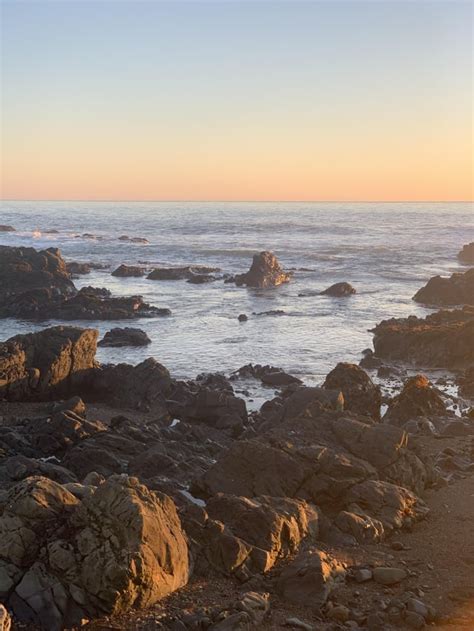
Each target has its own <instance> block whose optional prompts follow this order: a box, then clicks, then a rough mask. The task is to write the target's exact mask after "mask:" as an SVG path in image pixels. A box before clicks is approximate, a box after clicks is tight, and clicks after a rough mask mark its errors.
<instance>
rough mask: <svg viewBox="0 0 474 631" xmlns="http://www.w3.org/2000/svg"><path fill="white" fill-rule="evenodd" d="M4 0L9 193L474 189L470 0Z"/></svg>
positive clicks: (124, 195)
mask: <svg viewBox="0 0 474 631" xmlns="http://www.w3.org/2000/svg"><path fill="white" fill-rule="evenodd" d="M0 2H1V11H2V13H1V31H2V32H1V35H2V38H1V53H2V55H1V63H2V65H1V99H2V101H1V114H2V121H1V122H2V143H1V159H2V167H1V197H2V198H3V199H28V200H34V199H66V200H68V199H92V200H93V199H108V200H119V199H123V200H135V199H136V200H172V199H175V200H328V201H330V200H337V201H350V200H364V201H370V200H377V201H385V200H386V201H389V200H390V201H392V200H393V201H397V200H442V201H447V200H471V199H472V198H473V195H472V182H473V178H472V166H473V164H472V162H473V136H472V111H473V107H472V106H473V92H472V52H473V50H472V45H473V41H472V37H473V36H472V13H473V4H472V3H471V2H470V1H465V2H461V1H459V2H458V1H456V0H447V1H443V0H437V1H433V2H430V1H425V0H423V1H416V0H413V1H410V0H408V1H402V0H396V1H393V2H391V1H384V0H380V1H377V0H372V1H370V2H361V1H359V0H350V1H347V2H344V1H339V0H331V1H327V2H313V1H304V2H299V1H298V0H291V1H290V0H288V1H278V2H273V1H270V0H261V1H259V0H246V1H239V0H234V1H230V0H216V1H214V2H201V1H193V2H183V1H180V0H174V1H173V2H166V1H160V0H146V1H140V0H133V1H131V0H130V1H129V0H101V1H94V2H89V1H88V0H54V1H51V0H0Z"/></svg>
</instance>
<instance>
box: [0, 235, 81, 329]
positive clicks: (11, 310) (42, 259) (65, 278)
mask: <svg viewBox="0 0 474 631" xmlns="http://www.w3.org/2000/svg"><path fill="white" fill-rule="evenodd" d="M75 293H76V288H75V287H74V284H73V282H72V281H71V279H70V277H69V273H68V271H67V267H66V263H65V262H64V259H63V258H62V256H61V253H60V251H59V250H57V249H55V248H49V249H47V250H41V251H37V250H35V249H34V248H24V247H19V248H16V247H8V246H0V317H19V316H21V315H22V314H27V313H33V314H34V313H35V312H36V311H39V310H40V308H41V307H44V306H45V305H47V303H48V302H51V301H56V300H58V299H61V298H66V297H68V296H71V295H74V294H75Z"/></svg>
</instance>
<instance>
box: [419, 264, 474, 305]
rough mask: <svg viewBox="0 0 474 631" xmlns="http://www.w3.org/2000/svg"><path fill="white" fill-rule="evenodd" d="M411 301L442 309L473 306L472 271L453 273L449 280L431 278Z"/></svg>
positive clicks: (473, 271) (439, 277)
mask: <svg viewBox="0 0 474 631" xmlns="http://www.w3.org/2000/svg"><path fill="white" fill-rule="evenodd" d="M413 300H416V302H422V303H424V304H428V305H439V306H442V307H449V306H455V305H471V306H474V269H470V270H467V272H455V273H454V274H452V275H451V276H450V277H449V278H443V277H442V276H433V278H430V280H429V281H428V283H427V284H426V285H425V286H424V287H422V288H421V289H419V290H418V291H417V292H416V294H415V295H414V296H413Z"/></svg>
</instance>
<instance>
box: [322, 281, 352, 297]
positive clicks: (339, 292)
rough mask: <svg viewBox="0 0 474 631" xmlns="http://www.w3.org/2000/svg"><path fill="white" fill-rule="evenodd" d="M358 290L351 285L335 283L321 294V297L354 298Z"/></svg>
mask: <svg viewBox="0 0 474 631" xmlns="http://www.w3.org/2000/svg"><path fill="white" fill-rule="evenodd" d="M355 293H356V290H355V289H354V287H353V286H352V285H351V284H350V283H345V282H343V283H335V284H334V285H331V286H330V287H328V288H327V289H325V290H324V291H322V292H321V296H335V297H336V298H342V297H344V296H352V294H355Z"/></svg>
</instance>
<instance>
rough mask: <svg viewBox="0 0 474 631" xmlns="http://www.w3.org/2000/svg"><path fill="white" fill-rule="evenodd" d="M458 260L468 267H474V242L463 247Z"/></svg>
mask: <svg viewBox="0 0 474 631" xmlns="http://www.w3.org/2000/svg"><path fill="white" fill-rule="evenodd" d="M458 259H459V260H460V261H461V263H465V264H466V265H474V241H471V243H466V245H463V248H462V250H461V251H460V252H459V254H458Z"/></svg>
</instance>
